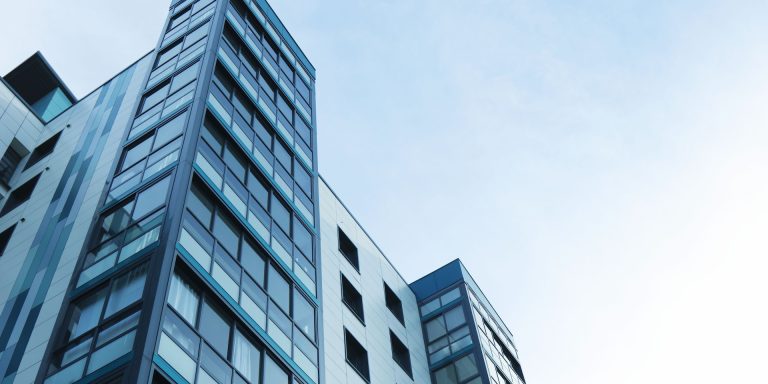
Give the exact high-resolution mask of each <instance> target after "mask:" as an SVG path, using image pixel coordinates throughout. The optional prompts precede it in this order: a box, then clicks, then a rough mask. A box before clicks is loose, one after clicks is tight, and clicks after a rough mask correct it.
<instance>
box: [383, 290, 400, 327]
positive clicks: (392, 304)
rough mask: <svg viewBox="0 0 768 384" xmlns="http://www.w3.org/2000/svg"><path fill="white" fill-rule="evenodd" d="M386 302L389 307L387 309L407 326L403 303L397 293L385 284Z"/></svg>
mask: <svg viewBox="0 0 768 384" xmlns="http://www.w3.org/2000/svg"><path fill="white" fill-rule="evenodd" d="M384 302H385V303H386V305H387V309H389V312H390V313H392V315H393V316H395V318H396V319H397V320H398V321H400V324H402V325H403V326H405V314H404V312H403V301H402V300H401V299H400V297H399V296H397V293H395V291H394V290H393V289H392V288H390V287H389V285H388V284H387V283H386V282H384Z"/></svg>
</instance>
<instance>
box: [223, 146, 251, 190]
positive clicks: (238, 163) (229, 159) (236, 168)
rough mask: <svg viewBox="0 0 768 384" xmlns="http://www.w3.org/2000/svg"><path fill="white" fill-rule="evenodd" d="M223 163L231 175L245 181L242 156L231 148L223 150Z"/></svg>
mask: <svg viewBox="0 0 768 384" xmlns="http://www.w3.org/2000/svg"><path fill="white" fill-rule="evenodd" d="M224 163H225V164H227V168H229V170H230V171H232V173H234V174H235V176H237V178H238V179H240V180H241V181H244V180H245V173H246V169H247V167H246V165H245V164H244V162H243V156H242V155H241V154H240V152H239V151H236V150H234V149H233V148H232V147H231V146H229V145H228V146H227V147H226V148H224Z"/></svg>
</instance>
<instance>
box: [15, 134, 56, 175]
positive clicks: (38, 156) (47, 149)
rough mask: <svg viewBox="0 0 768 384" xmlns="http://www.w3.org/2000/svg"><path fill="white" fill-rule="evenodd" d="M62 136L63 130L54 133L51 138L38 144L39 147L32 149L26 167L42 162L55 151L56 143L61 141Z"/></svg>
mask: <svg viewBox="0 0 768 384" xmlns="http://www.w3.org/2000/svg"><path fill="white" fill-rule="evenodd" d="M60 136H61V132H59V133H57V134H55V135H53V136H52V137H51V138H50V139H48V140H46V141H44V142H43V143H42V144H40V145H38V146H37V148H35V150H34V151H32V154H31V155H30V156H29V160H27V165H25V166H24V169H27V168H29V167H31V166H33V165H35V164H37V163H38V162H40V160H42V159H44V158H45V157H46V156H48V155H50V154H51V153H53V150H54V149H55V148H56V143H58V142H59V137H60Z"/></svg>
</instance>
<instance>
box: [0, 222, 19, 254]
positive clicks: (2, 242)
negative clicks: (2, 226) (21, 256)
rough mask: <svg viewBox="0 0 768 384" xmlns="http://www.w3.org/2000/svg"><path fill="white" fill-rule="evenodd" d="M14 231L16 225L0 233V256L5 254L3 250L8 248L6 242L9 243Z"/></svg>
mask: <svg viewBox="0 0 768 384" xmlns="http://www.w3.org/2000/svg"><path fill="white" fill-rule="evenodd" d="M14 229H16V224H14V225H12V226H11V227H10V228H8V229H6V230H5V231H3V232H0V256H2V255H3V254H4V253H5V248H7V247H8V242H10V241H11V235H13V230H14Z"/></svg>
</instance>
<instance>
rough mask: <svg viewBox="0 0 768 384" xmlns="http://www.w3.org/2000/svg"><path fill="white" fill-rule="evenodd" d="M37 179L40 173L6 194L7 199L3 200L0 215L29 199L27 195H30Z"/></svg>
mask: <svg viewBox="0 0 768 384" xmlns="http://www.w3.org/2000/svg"><path fill="white" fill-rule="evenodd" d="M39 179H40V175H37V176H35V177H33V178H32V179H30V180H29V181H27V182H26V183H24V184H22V185H21V186H20V187H18V188H16V189H14V190H13V192H11V193H10V195H8V201H6V202H5V206H3V210H2V211H0V216H2V215H5V214H6V213H8V212H10V211H13V210H14V209H16V207H18V206H20V205H22V204H24V203H25V202H26V201H27V200H29V197H30V196H32V191H34V190H35V186H36V185H37V180H39Z"/></svg>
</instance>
